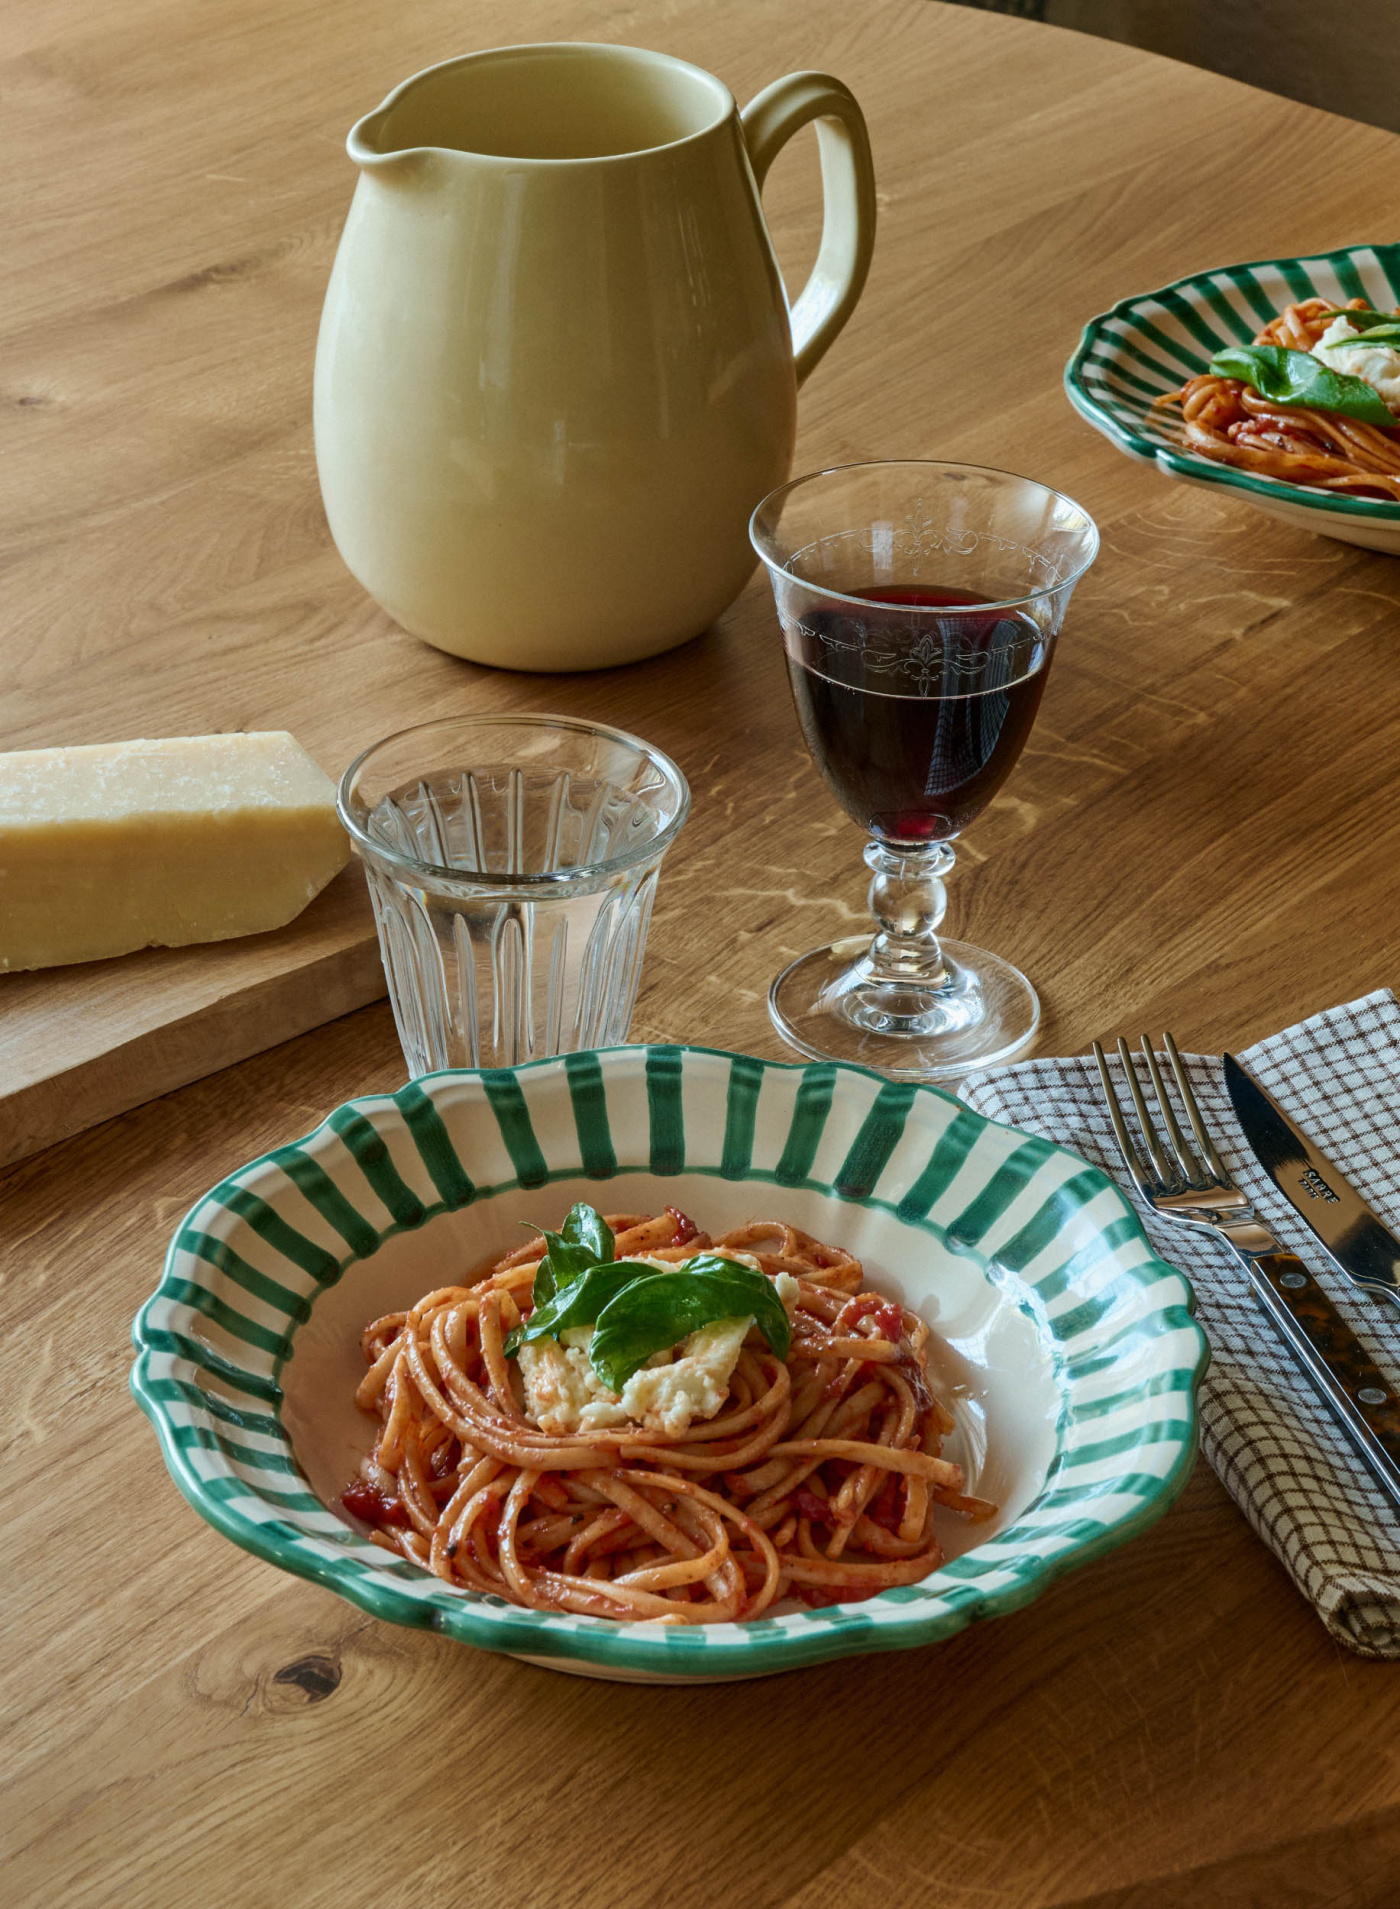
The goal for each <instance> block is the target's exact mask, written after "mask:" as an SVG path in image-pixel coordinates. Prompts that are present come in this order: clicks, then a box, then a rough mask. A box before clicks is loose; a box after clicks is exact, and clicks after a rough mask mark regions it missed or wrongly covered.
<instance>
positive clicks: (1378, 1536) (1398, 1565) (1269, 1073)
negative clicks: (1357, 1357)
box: [961, 991, 1400, 1657]
mask: <svg viewBox="0 0 1400 1909" xmlns="http://www.w3.org/2000/svg"><path fill="white" fill-rule="evenodd" d="M1239 1058H1240V1059H1241V1060H1242V1061H1243V1062H1244V1064H1245V1066H1246V1067H1247V1068H1248V1069H1249V1071H1250V1073H1251V1074H1253V1075H1254V1077H1255V1079H1256V1080H1258V1081H1259V1082H1260V1083H1261V1084H1262V1085H1263V1086H1265V1087H1267V1088H1268V1090H1269V1092H1270V1093H1271V1094H1272V1095H1273V1096H1274V1098H1275V1100H1277V1101H1278V1103H1279V1105H1280V1106H1281V1107H1283V1108H1285V1109H1286V1110H1287V1112H1288V1113H1289V1114H1290V1115H1291V1117H1292V1118H1293V1119H1294V1120H1295V1121H1296V1123H1297V1125H1298V1126H1299V1127H1300V1128H1301V1129H1302V1131H1303V1132H1304V1133H1306V1134H1307V1136H1308V1137H1309V1139H1311V1140H1314V1141H1315V1142H1316V1143H1317V1145H1318V1146H1319V1147H1320V1148H1321V1149H1322V1151H1323V1152H1324V1153H1326V1154H1327V1155H1328V1156H1329V1157H1330V1158H1331V1159H1332V1160H1333V1161H1335V1162H1336V1164H1337V1165H1338V1166H1339V1167H1340V1168H1341V1169H1342V1171H1343V1172H1344V1173H1345V1174H1346V1177H1347V1178H1348V1180H1350V1181H1351V1183H1352V1185H1353V1186H1354V1187H1355V1188H1356V1190H1357V1191H1358V1192H1359V1193H1360V1194H1361V1196H1362V1197H1363V1199H1365V1200H1367V1201H1369V1202H1370V1204H1371V1205H1372V1206H1373V1207H1374V1208H1375V1210H1376V1212H1377V1213H1378V1214H1379V1215H1380V1216H1381V1218H1382V1219H1383V1220H1385V1222H1386V1223H1387V1225H1389V1226H1391V1227H1392V1228H1394V1229H1395V1230H1396V1232H1397V1233H1400V1001H1397V1000H1396V997H1395V996H1394V995H1393V994H1391V993H1389V992H1388V991H1381V992H1378V993H1376V994H1368V995H1366V996H1364V997H1363V998H1362V999H1361V1000H1359V1001H1353V1002H1351V1003H1350V1004H1349V1005H1348V1006H1346V1007H1337V1008H1329V1009H1328V1010H1327V1012H1326V1013H1324V1014H1316V1015H1314V1016H1313V1017H1312V1019H1311V1020H1308V1021H1303V1022H1301V1023H1300V1024H1299V1025H1298V1026H1297V1027H1290V1028H1286V1029H1285V1030H1284V1031H1283V1032H1282V1033H1281V1034H1273V1035H1271V1036H1270V1037H1269V1038H1268V1039H1267V1040H1264V1041H1260V1042H1259V1044H1258V1046H1257V1047H1251V1048H1249V1049H1248V1050H1247V1051H1246V1052H1245V1053H1243V1054H1241V1055H1240V1057H1239ZM1187 1066H1188V1069H1189V1072H1190V1076H1191V1084H1192V1086H1193V1087H1194V1088H1195V1091H1196V1096H1197V1099H1198V1100H1199V1101H1200V1103H1201V1112H1202V1113H1203V1115H1204V1116H1205V1120H1206V1125H1207V1127H1208V1128H1209V1130H1210V1132H1211V1134H1212V1137H1213V1138H1214V1140H1215V1143H1216V1147H1217V1150H1218V1151H1219V1153H1220V1156H1221V1158H1222V1159H1223V1160H1224V1162H1225V1164H1226V1166H1227V1167H1228V1168H1229V1170H1230V1172H1231V1173H1232V1174H1233V1175H1234V1177H1235V1180H1236V1183H1237V1184H1238V1185H1239V1186H1240V1187H1242V1188H1243V1189H1244V1191H1245V1192H1246V1193H1248V1195H1249V1196H1250V1198H1251V1199H1252V1200H1253V1201H1254V1202H1255V1205H1256V1209H1257V1211H1258V1212H1259V1214H1260V1217H1261V1218H1262V1219H1263V1220H1264V1221H1265V1222H1266V1223H1267V1224H1268V1226H1269V1227H1270V1229H1271V1230H1272V1231H1273V1233H1274V1234H1275V1235H1276V1237H1277V1238H1278V1241H1279V1244H1280V1245H1281V1246H1286V1247H1289V1248H1291V1249H1292V1250H1293V1251H1294V1252H1295V1253H1297V1255H1298V1256H1299V1258H1300V1259H1301V1260H1302V1261H1303V1263H1304V1265H1306V1267H1307V1268H1308V1270H1309V1272H1311V1273H1313V1274H1314V1275H1315V1276H1316V1277H1317V1279H1318V1280H1319V1281H1320V1283H1321V1284H1322V1286H1323V1287H1324V1288H1325V1289H1326V1291H1327V1293H1328V1295H1329V1297H1330V1298H1331V1299H1332V1300H1333V1302H1334V1303H1335V1304H1336V1306H1337V1309H1338V1310H1339V1311H1340V1312H1341V1313H1342V1314H1343V1315H1344V1317H1345V1318H1346V1320H1347V1323H1348V1324H1349V1325H1350V1326H1351V1327H1352V1328H1353V1330H1354V1331H1355V1332H1356V1334H1357V1336H1358V1337H1359V1338H1360V1339H1361V1340H1362V1342H1363V1343H1364V1344H1365V1346H1366V1347H1367V1349H1368V1351H1369V1352H1370V1353H1371V1354H1372V1356H1373V1357H1374V1358H1375V1360H1376V1362H1377V1364H1378V1365H1380V1366H1381V1368H1382V1369H1383V1370H1384V1371H1385V1372H1386V1373H1387V1375H1388V1376H1390V1377H1391V1378H1392V1379H1395V1380H1400V1308H1396V1307H1394V1306H1393V1305H1392V1304H1391V1303H1390V1302H1389V1301H1387V1300H1383V1299H1375V1300H1373V1299H1371V1298H1370V1297H1369V1296H1368V1295H1367V1294H1365V1293H1363V1292H1361V1291H1359V1290H1358V1288H1356V1287H1355V1286H1353V1285H1351V1284H1350V1282H1349V1281H1348V1280H1346V1279H1344V1278H1343V1277H1342V1275H1341V1274H1340V1273H1338V1272H1336V1271H1335V1270H1334V1269H1333V1268H1332V1267H1331V1266H1330V1265H1329V1264H1328V1262H1327V1261H1326V1259H1325V1257H1324V1255H1323V1253H1322V1250H1321V1248H1320V1247H1319V1246H1318V1244H1317V1241H1316V1240H1315V1239H1314V1238H1313V1236H1312V1234H1311V1233H1310V1232H1309V1231H1308V1229H1307V1228H1306V1227H1305V1226H1304V1225H1303V1223H1302V1221H1301V1220H1300V1219H1299V1218H1298V1217H1297V1215H1296V1214H1295V1213H1294V1211H1293V1209H1292V1207H1291V1206H1289V1204H1288V1202H1287V1201H1286V1200H1285V1199H1284V1198H1283V1196H1282V1194H1280V1193H1279V1191H1278V1189H1277V1188H1276V1187H1275V1186H1274V1184H1273V1182H1272V1181H1271V1180H1270V1179H1269V1178H1268V1177H1267V1175H1266V1174H1265V1173H1264V1171H1263V1169H1262V1168H1261V1167H1259V1166H1258V1165H1257V1164H1256V1162H1255V1159H1254V1156H1253V1154H1252V1153H1251V1152H1250V1151H1249V1148H1248V1146H1247V1145H1246V1143H1245V1140H1244V1138H1243V1136H1242V1134H1241V1133H1240V1130H1239V1128H1238V1126H1237V1125H1236V1123H1235V1119H1234V1115H1233V1112H1232V1111H1231V1107H1230V1099H1229V1095H1228V1094H1227V1093H1226V1091H1225V1084H1224V1081H1223V1079H1222V1075H1221V1067H1220V1062H1219V1060H1218V1059H1216V1058H1215V1057H1214V1056H1200V1055H1191V1056H1188V1057H1187ZM1163 1067H1164V1071H1165V1062H1164V1063H1163ZM1114 1071H1115V1076H1116V1074H1117V1066H1116V1063H1115V1069H1114ZM1167 1078H1168V1079H1170V1074H1168V1076H1167ZM1119 1085H1120V1088H1121V1082H1120V1083H1119ZM961 1091H962V1098H963V1099H964V1100H965V1101H966V1102H967V1103H968V1105H969V1106H971V1107H974V1108H975V1109H976V1110H977V1112H978V1113H981V1114H988V1115H990V1116H991V1117H992V1118H993V1119H995V1120H1003V1121H1006V1122H1008V1123H1009V1124H1011V1125H1013V1126H1016V1127H1024V1128H1027V1129H1028V1130H1029V1131H1030V1132H1032V1133H1038V1134H1043V1135H1045V1136H1046V1137H1047V1138H1048V1139H1051V1140H1055V1141H1058V1142H1059V1143H1060V1144H1061V1145H1063V1146H1066V1147H1068V1148H1070V1149H1071V1151H1072V1152H1074V1153H1077V1154H1081V1155H1082V1156H1083V1157H1084V1158H1085V1159H1086V1160H1091V1161H1092V1162H1093V1163H1094V1164H1095V1165H1096V1166H1099V1167H1102V1168H1103V1169H1104V1171H1105V1172H1106V1173H1108V1174H1109V1175H1111V1177H1112V1178H1113V1179H1115V1180H1116V1181H1117V1182H1118V1183H1119V1185H1120V1186H1123V1187H1124V1188H1125V1191H1130V1189H1128V1188H1127V1185H1126V1182H1127V1175H1126V1173H1125V1172H1124V1170H1123V1166H1122V1162H1121V1160H1120V1159H1119V1156H1118V1150H1117V1148H1116V1146H1115V1144H1114V1140H1113V1131H1112V1129H1111V1127H1110V1126H1109V1123H1108V1117H1107V1115H1106V1113H1105V1112H1104V1108H1103V1100H1102V1095H1101V1092H1100V1088H1099V1084H1098V1072H1097V1069H1096V1067H1095V1065H1094V1061H1093V1057H1092V1056H1089V1057H1087V1058H1085V1057H1075V1058H1072V1059H1068V1060H1035V1061H1025V1062H1023V1063H1022V1064H1021V1065H1019V1066H1016V1067H1009V1068H1006V1069H1004V1070H1002V1071H1001V1072H999V1073H995V1074H983V1075H975V1076H973V1077H972V1078H971V1079H970V1080H969V1081H967V1082H966V1083H965V1085H964V1086H963V1088H962V1090H961ZM1144 1091H1145V1092H1146V1093H1147V1096H1148V1104H1149V1105H1151V1104H1152V1096H1151V1091H1150V1089H1148V1088H1147V1086H1146V1083H1145V1082H1144ZM1123 1099H1124V1104H1125V1106H1127V1097H1126V1094H1125V1095H1124V1096H1123ZM1128 1118H1129V1124H1130V1125H1131V1124H1132V1115H1131V1109H1130V1108H1129V1110H1128ZM1185 1125H1186V1123H1185V1121H1184V1120H1183V1121H1182V1126H1183V1128H1184V1127H1185ZM1133 1197H1134V1198H1135V1197H1136V1196H1133ZM1136 1203H1137V1205H1138V1210H1139V1213H1140V1215H1141V1218H1142V1221H1143V1225H1144V1226H1145V1227H1146V1229H1147V1233H1148V1235H1149V1237H1150V1238H1151V1240H1152V1243H1153V1245H1154V1247H1155V1248H1156V1250H1157V1251H1158V1253H1160V1254H1161V1256H1162V1258H1163V1259H1165V1260H1168V1261H1170V1262H1171V1263H1172V1264H1173V1265H1175V1266H1178V1267H1180V1268H1181V1270H1182V1271H1183V1272H1184V1273H1185V1274H1186V1275H1187V1277H1188V1278H1189V1279H1190V1281H1191V1283H1192V1285H1193V1286H1194V1287H1195V1289H1196V1295H1197V1299H1198V1301H1199V1311H1198V1315H1197V1316H1198V1318H1199V1320H1200V1323H1201V1324H1202V1325H1203V1326H1204V1327H1205V1330H1206V1333H1207V1335H1208V1337H1209V1339H1210V1347H1211V1354H1212V1364H1211V1369H1210V1372H1209V1373H1208V1375H1207V1377H1206V1380H1205V1383H1204V1386H1203V1387H1202V1391H1201V1449H1202V1451H1203V1452H1204V1454H1205V1457H1206V1459H1207V1460H1208V1462H1209V1463H1210V1465H1211V1466H1212V1467H1213V1469H1214V1470H1215V1472H1216V1473H1217V1475H1218V1476H1219V1478H1220V1481H1221V1483H1222V1484H1223V1485H1224V1486H1225V1489H1226V1490H1227V1491H1228V1492H1229V1493H1230V1496H1231V1497H1232V1498H1233V1499H1234V1500H1235V1502H1236V1504H1237V1505H1238V1506H1239V1508H1240V1510H1241V1511H1242V1512H1243V1513H1244V1515H1245V1517H1246V1518H1248V1520H1249V1522H1250V1523H1251V1524H1252V1525H1253V1526H1254V1529H1255V1530H1256V1531H1257V1532H1258V1534H1259V1536H1260V1537H1261V1538H1262V1539H1263V1540H1264V1542H1265V1544H1267V1545H1268V1546H1269V1548H1270V1550H1271V1551H1273V1552H1274V1553H1275V1554H1276V1556H1277V1557H1278V1558H1279V1559H1280V1560H1281V1562H1282V1563H1283V1565H1284V1567H1285V1569H1286V1570H1287V1571H1288V1574H1289V1576H1290V1577H1291V1578H1292V1579H1293V1582H1294V1583H1295V1584H1296V1585H1297V1587H1298V1589H1299V1590H1300V1591H1301V1592H1302V1593H1303V1596H1304V1597H1306V1598H1307V1599H1308V1600H1309V1601H1310V1602H1311V1603H1312V1604H1313V1605H1314V1606H1315V1607H1316V1610H1317V1613H1318V1616H1319V1617H1320V1618H1321V1619H1322V1621H1323V1623H1324V1624H1325V1625H1326V1626H1327V1628H1328V1630H1329V1631H1330V1632H1331V1633H1332V1635H1333V1636H1334V1637H1335V1638H1336V1639H1337V1641H1338V1642H1339V1643H1342V1644H1345V1645H1346V1646H1347V1647H1348V1649H1350V1650H1354V1651H1358V1652H1360V1654H1361V1655H1362V1656H1363V1657H1400V1514H1397V1513H1396V1511H1395V1510H1394V1508H1393V1507H1392V1506H1391V1504H1390V1501H1389V1499H1388V1498H1386V1497H1385V1496H1384V1494H1383V1493H1382V1492H1381V1490H1380V1488H1379V1487H1378V1486H1377V1485H1376V1484H1375V1483H1374V1481H1373V1480H1372V1478H1371V1475H1370V1473H1369V1472H1368V1471H1367V1469H1366V1467H1365V1466H1364V1465H1363V1464H1362V1462H1361V1460H1360V1459H1359V1458H1357V1457H1356V1456H1355V1454H1354V1452H1353V1450H1352V1447H1351V1445H1350V1443H1349V1442H1348V1440H1347V1437H1346V1434H1345V1433H1344V1432H1343V1431H1342V1430H1341V1429H1340V1428H1339V1427H1338V1426H1337V1424H1336V1423H1335V1421H1334V1420H1333V1418H1332V1417H1331V1415H1330V1412H1329V1410H1328V1408H1327V1407H1326V1406H1325V1405H1324V1404H1323V1402H1322V1401H1321V1399H1320V1398H1319V1397H1318V1395H1317V1393H1316V1392H1315V1391H1314V1390H1313V1388H1312V1386H1311V1385H1310V1384H1309V1382H1308V1380H1307V1379H1306V1378H1305V1377H1304V1376H1303V1374H1302V1372H1301V1371H1300V1370H1299V1368H1298V1367H1297V1366H1296V1365H1295V1364H1294V1362H1293V1359H1292V1356H1291V1355H1290V1353H1289V1352H1288V1351H1287V1349H1286V1348H1285V1346H1284V1345H1283V1343H1282V1341H1281V1340H1280V1339H1278V1338H1277V1337H1276V1335H1275V1333H1274V1330H1273V1328H1272V1326H1271V1325H1270V1324H1269V1321H1268V1319H1267V1317H1266V1316H1265V1314H1264V1313H1263V1312H1262V1311H1261V1310H1260V1308H1259V1307H1258V1306H1257V1304H1256V1303H1255V1301H1254V1299H1253V1297H1252V1296H1251V1293H1250V1289H1249V1285H1248V1282H1247V1280H1246V1277H1245V1274H1244V1271H1243V1269H1242V1268H1241V1267H1240V1265H1239V1264H1238V1262H1237V1261H1236V1260H1235V1259H1234V1258H1233V1257H1232V1255H1231V1253H1230V1251H1229V1249H1228V1248H1227V1247H1226V1246H1225V1245H1224V1244H1223V1243H1219V1244H1217V1243H1216V1242H1215V1241H1214V1240H1212V1239H1211V1238H1210V1237H1209V1235H1207V1234H1198V1233H1195V1232H1192V1231H1189V1230H1188V1229H1186V1228H1184V1227H1181V1226H1179V1225H1178V1226H1173V1225H1171V1224H1170V1222H1168V1221H1166V1220H1162V1219H1159V1218H1158V1217H1157V1216H1156V1215H1155V1214H1153V1213H1152V1212H1150V1211H1148V1210H1147V1209H1146V1208H1144V1207H1143V1205H1142V1203H1141V1202H1140V1201H1139V1202H1136Z"/></svg>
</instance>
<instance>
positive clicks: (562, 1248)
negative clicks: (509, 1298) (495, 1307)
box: [505, 1200, 613, 1359]
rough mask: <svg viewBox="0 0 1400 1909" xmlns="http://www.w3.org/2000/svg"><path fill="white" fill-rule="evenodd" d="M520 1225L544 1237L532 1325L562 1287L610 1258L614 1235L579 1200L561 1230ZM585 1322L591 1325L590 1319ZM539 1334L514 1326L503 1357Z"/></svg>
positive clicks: (533, 1295)
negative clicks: (558, 1231)
mask: <svg viewBox="0 0 1400 1909" xmlns="http://www.w3.org/2000/svg"><path fill="white" fill-rule="evenodd" d="M520 1224H521V1225H522V1226H529V1227H530V1228H531V1230H532V1231H533V1232H536V1233H538V1234H540V1235H541V1237H542V1238H543V1240H544V1258H543V1259H542V1260H541V1261H540V1263H539V1265H538V1266H537V1267H536V1269H535V1282H534V1285H533V1287H532V1288H531V1299H532V1303H533V1308H534V1309H533V1311H532V1312H531V1314H530V1323H531V1324H533V1323H534V1321H535V1320H536V1319H538V1318H539V1317H540V1315H541V1314H542V1313H543V1312H544V1310H545V1309H546V1308H547V1307H548V1306H549V1305H550V1304H551V1303H552V1301H553V1300H554V1297H555V1295H556V1294H557V1293H558V1292H560V1291H561V1290H562V1289H563V1288H564V1287H566V1286H572V1285H573V1284H574V1283H575V1281H577V1280H580V1279H582V1278H583V1276H584V1274H585V1273H588V1272H591V1271H592V1269H593V1268H594V1267H595V1266H597V1265H598V1264H599V1263H600V1262H607V1261H611V1259H612V1256H613V1235H612V1228H611V1227H610V1226H609V1225H608V1223H607V1221H606V1220H605V1219H604V1218H603V1216H602V1214H601V1213H600V1212H598V1210H597V1208H596V1207H591V1206H586V1205H585V1204H584V1203H583V1201H581V1200H580V1201H579V1203H578V1204H577V1205H576V1206H572V1207H570V1208H569V1216H568V1218H567V1219H566V1220H565V1221H564V1228H563V1231H562V1232H560V1233H551V1232H550V1230H549V1228H548V1227H547V1226H535V1225H534V1224H533V1222H532V1221H530V1220H522V1221H521V1222H520ZM586 1323H588V1324H590V1325H591V1324H592V1320H591V1318H590V1319H589V1320H588V1321H587V1322H586ZM540 1336H541V1335H540V1333H538V1332H527V1331H526V1330H525V1328H524V1327H523V1326H517V1327H516V1328H515V1330H514V1331H513V1332H512V1333H510V1334H509V1335H508V1336H507V1338H506V1342H505V1351H506V1357H507V1358H510V1359H513V1358H514V1357H515V1355H516V1353H517V1352H518V1351H519V1350H520V1348H521V1346H522V1344H523V1343H524V1341H525V1340H526V1339H527V1338H528V1339H538V1338H539V1337H540Z"/></svg>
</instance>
